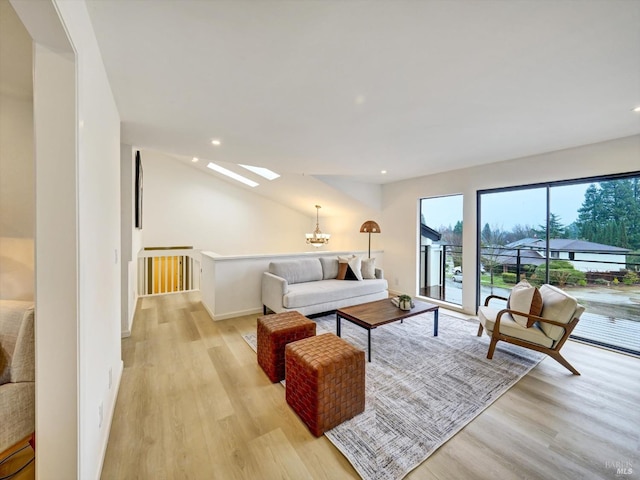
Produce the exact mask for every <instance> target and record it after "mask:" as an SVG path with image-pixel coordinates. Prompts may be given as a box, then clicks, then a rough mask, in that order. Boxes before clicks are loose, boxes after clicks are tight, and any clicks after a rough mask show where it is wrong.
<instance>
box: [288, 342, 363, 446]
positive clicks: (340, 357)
mask: <svg viewBox="0 0 640 480" xmlns="http://www.w3.org/2000/svg"><path fill="white" fill-rule="evenodd" d="M285 365H286V368H285V372H286V398H287V403H288V404H289V405H290V406H291V408H293V410H294V411H295V412H296V413H297V414H298V416H299V417H300V418H301V419H302V421H303V422H304V423H305V424H306V425H307V427H309V430H310V431H311V433H313V434H314V435H315V436H316V437H319V436H320V435H322V434H323V433H324V432H325V431H327V430H330V429H332V428H333V427H335V426H336V425H339V424H341V423H342V422H344V421H345V420H348V419H350V418H352V417H355V416H356V415H357V414H359V413H362V412H364V385H365V379H364V368H365V362H364V351H362V350H358V349H357V348H356V347H354V346H353V345H351V344H350V343H347V342H345V341H344V340H343V339H342V338H340V337H337V336H336V335H334V334H333V333H325V334H323V335H318V336H317V337H311V338H306V339H304V340H299V341H297V342H293V343H289V344H288V345H287V346H286V347H285Z"/></svg>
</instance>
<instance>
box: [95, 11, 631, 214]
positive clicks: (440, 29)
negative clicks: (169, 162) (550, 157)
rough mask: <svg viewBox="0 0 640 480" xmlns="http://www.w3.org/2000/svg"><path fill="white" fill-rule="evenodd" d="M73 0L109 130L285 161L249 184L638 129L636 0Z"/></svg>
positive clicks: (440, 162)
mask: <svg viewBox="0 0 640 480" xmlns="http://www.w3.org/2000/svg"><path fill="white" fill-rule="evenodd" d="M87 5H88V9H89V13H90V16H91V20H92V22H93V25H94V30H95V33H96V37H97V40H98V43H99V45H100V49H101V52H102V55H103V60H104V63H105V66H106V69H107V74H108V76H109V80H110V83H111V86H112V89H113V93H114V96H115V99H116V102H117V105H118V108H119V111H120V115H121V119H122V122H123V123H122V140H123V142H125V143H129V144H132V145H134V146H136V147H138V148H147V149H151V150H157V151H162V152H165V153H169V154H173V155H176V156H177V157H178V158H179V159H181V160H182V161H184V162H186V163H189V164H190V165H191V166H194V165H193V164H191V162H190V159H191V157H193V156H197V157H199V158H200V159H201V161H200V162H199V163H198V164H197V165H195V166H194V167H195V168H204V165H205V164H206V163H207V161H216V162H219V163H221V164H223V165H224V166H227V167H229V168H234V167H233V165H234V164H237V163H244V164H250V165H258V166H263V167H268V168H270V169H272V170H275V171H277V172H279V173H281V174H283V178H282V179H279V180H277V181H274V182H272V186H270V187H267V188H265V189H263V187H264V186H263V185H261V186H260V187H258V189H263V190H262V192H261V193H263V194H264V193H268V194H269V195H272V196H277V195H278V194H279V193H280V194H283V190H285V189H284V188H283V187H284V186H290V185H291V184H292V183H296V182H298V181H300V180H301V179H303V178H305V179H316V180H317V179H322V180H323V183H333V186H335V185H336V184H338V183H339V182H346V181H356V182H365V183H371V184H374V185H375V184H383V183H387V182H392V181H397V180H401V179H405V178H410V177H415V176H421V175H427V174H431V173H435V172H441V171H446V170H452V169H457V168H463V167H467V166H471V165H479V164H484V163H490V162H495V161H500V160H507V159H511V158H517V157H522V156H527V155H532V154H536V153H542V152H548V151H552V150H558V149H562V148H568V147H572V146H577V145H584V144H589V143H595V142H599V141H603V140H608V139H612V138H619V137H624V136H628V135H633V134H637V133H640V115H639V114H637V113H633V112H632V111H631V109H632V108H633V107H635V106H637V105H640V1H639V0H602V1H592V0H581V1H575V0H554V1H540V0H535V1H525V0H519V1H506V0H498V1H491V0H485V1H479V0H450V1H440V0H438V1H435V0H433V1H431V0H423V1H419V0H410V1H402V0H393V1H392V0H388V1H381V0H380V1H356V0H353V1H343V0H323V1H311V0H299V1H271V0H261V1H253V0H251V1H242V0H230V1H213V0H211V1H206V0H180V1H178V0H154V1H150V0H127V1H122V0H87ZM212 138H220V139H222V142H223V143H222V145H221V146H220V147H214V146H212V145H211V143H210V141H211V139H212ZM383 169H385V170H387V171H388V173H387V174H386V175H382V174H381V173H380V171H381V170H383ZM205 170H206V169H205ZM238 171H240V170H238ZM211 174H213V173H211ZM303 175H304V177H303ZM249 176H251V175H249ZM327 177H328V178H334V179H336V182H324V181H326V179H327ZM252 178H253V177H252ZM288 178H289V179H294V181H293V182H291V181H289V183H287V181H288V180H287V179H288ZM307 181H308V180H307ZM317 181H319V180H317ZM275 182H280V183H279V184H276V183H275ZM302 183H303V184H304V183H305V182H304V181H303V182H302ZM273 185H278V186H277V187H275V186H273ZM306 187H308V185H305V187H304V188H302V189H300V188H299V189H298V190H299V194H300V202H302V203H304V202H307V205H305V207H308V208H307V210H308V211H309V213H311V214H315V209H314V208H313V205H314V204H315V203H316V202H314V201H313V200H311V199H310V198H304V190H305V188H306ZM247 188H248V187H247ZM268 188H271V192H270V193H269V192H268ZM377 188H379V187H377ZM258 189H256V191H257V190H258ZM374 203H375V202H374ZM327 213H330V212H327Z"/></svg>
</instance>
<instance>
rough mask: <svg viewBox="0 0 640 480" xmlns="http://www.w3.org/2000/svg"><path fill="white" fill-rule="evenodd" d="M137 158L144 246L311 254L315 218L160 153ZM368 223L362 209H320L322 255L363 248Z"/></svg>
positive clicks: (375, 240)
mask: <svg viewBox="0 0 640 480" xmlns="http://www.w3.org/2000/svg"><path fill="white" fill-rule="evenodd" d="M141 158H142V164H143V170H144V182H143V183H144V194H143V203H144V205H143V221H142V226H143V230H142V232H143V243H144V246H145V247H150V246H176V245H185V246H186V245H192V246H193V247H194V248H195V249H200V250H210V251H213V252H216V253H219V254H223V255H242V254H259V253H287V252H308V251H315V247H311V246H309V245H307V244H306V243H305V240H304V234H305V233H309V232H312V231H313V229H314V228H315V223H316V218H315V214H314V215H313V217H309V216H306V215H303V214H301V213H300V212H298V211H296V210H294V209H292V208H289V207H287V206H286V205H282V204H280V203H277V202H274V201H272V200H270V199H267V198H265V197H263V196H261V195H258V194H256V193H254V192H252V191H250V190H247V189H245V188H243V187H241V186H235V185H232V184H230V183H228V182H226V181H223V180H219V179H217V178H216V177H214V176H212V175H209V174H206V173H203V172H199V171H197V170H196V169H194V168H191V167H190V166H187V165H184V164H182V163H180V162H178V161H176V160H175V159H172V158H171V157H170V156H168V155H164V154H162V153H158V152H153V151H148V150H143V151H141ZM367 219H368V218H366V216H365V214H363V213H362V212H360V211H356V212H353V214H352V215H350V216H347V217H340V218H325V217H323V216H322V209H321V210H320V228H321V229H322V231H323V232H326V233H330V234H331V235H332V238H331V241H330V242H329V245H328V246H326V247H322V249H321V251H327V250H330V251H334V250H335V251H338V250H351V249H358V250H361V249H363V248H366V247H367V238H366V235H364V234H361V233H359V228H360V225H361V224H362V223H363V222H364V221H365V220H367ZM383 228H384V227H383ZM381 235H382V234H381ZM374 237H380V235H373V236H372V248H375V246H376V245H378V242H379V241H380V238H374Z"/></svg>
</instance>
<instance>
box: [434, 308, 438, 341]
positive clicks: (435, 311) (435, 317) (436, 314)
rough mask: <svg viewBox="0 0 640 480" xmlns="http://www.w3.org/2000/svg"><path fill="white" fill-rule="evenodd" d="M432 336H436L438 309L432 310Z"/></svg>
mask: <svg viewBox="0 0 640 480" xmlns="http://www.w3.org/2000/svg"><path fill="white" fill-rule="evenodd" d="M433 336H434V337H437V336H438V310H434V311H433Z"/></svg>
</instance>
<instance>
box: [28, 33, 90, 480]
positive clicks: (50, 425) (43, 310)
mask: <svg viewBox="0 0 640 480" xmlns="http://www.w3.org/2000/svg"><path fill="white" fill-rule="evenodd" d="M34 51H35V58H34V62H35V68H34V72H35V74H34V105H35V113H34V127H35V138H36V146H35V158H36V191H37V196H36V211H37V216H36V218H37V223H36V325H35V327H36V328H35V335H36V435H37V438H38V447H37V448H38V454H37V456H36V477H37V478H38V479H48V478H54V476H55V475H57V476H58V478H74V477H76V476H77V475H78V462H79V452H78V444H79V438H78V425H79V421H80V418H79V415H78V413H79V412H78V406H79V398H78V397H79V388H78V361H79V360H78V342H79V338H78V323H79V315H78V304H79V299H78V296H79V292H78V231H77V217H78V205H77V196H76V195H77V181H76V177H77V165H76V158H75V157H76V125H77V122H76V104H75V88H76V84H75V71H74V70H75V65H74V62H73V60H72V59H69V58H68V56H66V55H60V54H59V53H57V52H53V51H51V50H49V49H48V48H47V47H45V46H43V45H39V44H36V46H35V50H34Z"/></svg>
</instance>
